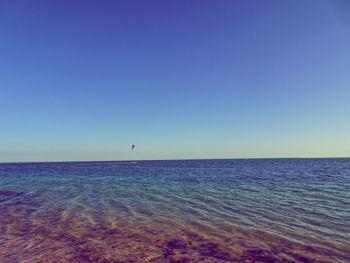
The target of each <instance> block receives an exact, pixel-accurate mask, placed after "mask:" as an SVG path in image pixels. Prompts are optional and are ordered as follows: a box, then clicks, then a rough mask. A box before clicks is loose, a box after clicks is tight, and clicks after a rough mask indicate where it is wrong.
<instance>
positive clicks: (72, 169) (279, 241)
mask: <svg viewBox="0 0 350 263" xmlns="http://www.w3.org/2000/svg"><path fill="white" fill-rule="evenodd" d="M0 262H350V159H248V160H183V161H135V162H131V161H130V162H72V163H23V164H0Z"/></svg>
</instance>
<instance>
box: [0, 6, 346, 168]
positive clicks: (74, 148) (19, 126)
mask: <svg viewBox="0 0 350 263" xmlns="http://www.w3.org/2000/svg"><path fill="white" fill-rule="evenodd" d="M132 144H135V149H134V150H131V149H130V147H131V145H132ZM273 157H350V3H349V1H345V0H344V1H337V0H336V1H323V0H310V1H302V0H299V1H294V0H293V1H292V0H287V1H268V0H267V1H231V0H230V1H224V0H220V1H214V0H211V1H208V0H191V1H187V0H186V1H181V0H177V1H164V0H159V1H154V0H150V1H134V0H131V1H91V0H84V1H78V0H75V1H44V0H42V1H41V0H35V1H24V0H23V1H20V0H18V1H12V0H11V1H10V0H3V1H0V162H29V161H79V160H86V161H92V160H152V159H188V158H189V159H201V158H205V159H206V158H273Z"/></svg>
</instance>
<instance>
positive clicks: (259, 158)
mask: <svg viewBox="0 0 350 263" xmlns="http://www.w3.org/2000/svg"><path fill="white" fill-rule="evenodd" d="M249 159H250V160H252V159H253V160H256V159H258V160H261V159H350V156H338V157H238V158H185V159H139V160H94V161H86V160H85V161H84V160H79V161H13V162H0V164H16V163H17V164H20V163H88V162H135V161H139V162H140V161H141V162H143V161H145V162H146V161H187V160H189V161H190V160H193V161H195V160H198V161H199V160H249Z"/></svg>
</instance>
